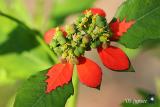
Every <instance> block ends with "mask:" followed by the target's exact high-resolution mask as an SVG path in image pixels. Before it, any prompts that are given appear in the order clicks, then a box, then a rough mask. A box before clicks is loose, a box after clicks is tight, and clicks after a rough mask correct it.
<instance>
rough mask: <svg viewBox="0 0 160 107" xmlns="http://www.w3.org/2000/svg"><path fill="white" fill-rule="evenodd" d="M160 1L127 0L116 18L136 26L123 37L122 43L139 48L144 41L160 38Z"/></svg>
mask: <svg viewBox="0 0 160 107" xmlns="http://www.w3.org/2000/svg"><path fill="white" fill-rule="evenodd" d="M159 11H160V0H126V1H125V2H124V3H123V4H122V5H121V6H120V8H119V9H118V10H117V13H116V18H120V20H123V19H124V18H126V20H127V21H130V20H135V24H134V25H133V26H132V27H131V28H130V29H129V30H128V31H127V32H126V33H125V34H124V36H122V37H121V39H120V41H119V42H120V43H121V44H123V45H125V46H126V47H128V48H138V46H139V45H141V44H142V43H143V42H144V41H147V40H150V39H157V38H160V30H159V29H160V20H159V19H160V12H159Z"/></svg>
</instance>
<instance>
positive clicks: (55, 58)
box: [36, 36, 58, 62]
mask: <svg viewBox="0 0 160 107" xmlns="http://www.w3.org/2000/svg"><path fill="white" fill-rule="evenodd" d="M36 39H37V41H38V42H39V43H40V44H41V46H42V47H43V48H44V49H45V50H46V52H47V53H48V54H49V55H50V57H51V58H52V59H53V61H54V62H58V59H57V56H56V55H55V54H54V53H53V52H52V51H51V49H50V48H49V47H48V46H47V45H46V44H45V43H44V41H43V40H42V39H41V37H40V36H36Z"/></svg>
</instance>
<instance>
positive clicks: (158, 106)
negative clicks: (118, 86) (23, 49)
mask: <svg viewBox="0 0 160 107" xmlns="http://www.w3.org/2000/svg"><path fill="white" fill-rule="evenodd" d="M137 92H138V94H139V95H140V96H141V97H142V99H141V100H147V102H146V103H138V104H135V102H133V100H135V99H131V100H132V102H131V103H127V102H123V103H122V104H121V106H122V107H160V99H159V98H158V97H157V96H155V102H154V103H149V102H148V97H149V96H150V95H152V93H150V92H148V91H146V90H142V89H138V90H137ZM136 100H140V98H139V99H136Z"/></svg>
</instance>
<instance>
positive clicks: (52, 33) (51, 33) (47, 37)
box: [44, 27, 67, 44]
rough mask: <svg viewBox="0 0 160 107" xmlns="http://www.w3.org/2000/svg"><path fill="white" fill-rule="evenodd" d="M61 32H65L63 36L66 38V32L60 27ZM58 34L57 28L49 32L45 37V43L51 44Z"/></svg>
mask: <svg viewBox="0 0 160 107" xmlns="http://www.w3.org/2000/svg"><path fill="white" fill-rule="evenodd" d="M60 29H61V31H62V32H63V35H64V36H66V35H67V33H66V32H65V30H64V28H63V27H60ZM55 33H56V29H55V28H52V29H50V30H48V31H47V32H46V33H45V35H44V41H45V42H46V43H47V44H49V43H50V42H51V40H52V38H53V37H54V35H55Z"/></svg>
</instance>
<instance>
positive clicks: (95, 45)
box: [91, 40, 101, 48]
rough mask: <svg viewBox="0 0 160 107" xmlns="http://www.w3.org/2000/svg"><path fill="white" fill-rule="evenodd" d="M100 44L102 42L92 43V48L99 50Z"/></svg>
mask: <svg viewBox="0 0 160 107" xmlns="http://www.w3.org/2000/svg"><path fill="white" fill-rule="evenodd" d="M100 44H101V42H100V41H99V40H97V41H94V42H92V43H91V48H97V47H98V46H99V45H100Z"/></svg>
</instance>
